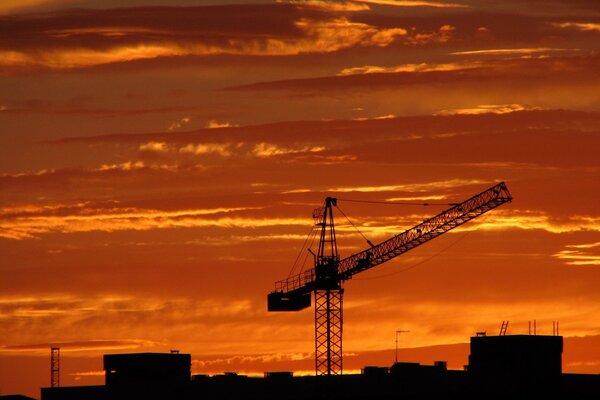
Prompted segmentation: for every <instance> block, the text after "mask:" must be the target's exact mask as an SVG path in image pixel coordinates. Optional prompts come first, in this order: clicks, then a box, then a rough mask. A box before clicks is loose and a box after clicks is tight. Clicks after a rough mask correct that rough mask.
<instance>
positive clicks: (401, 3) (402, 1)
mask: <svg viewBox="0 0 600 400" xmlns="http://www.w3.org/2000/svg"><path fill="white" fill-rule="evenodd" d="M354 1H356V2H357V3H367V4H377V5H383V6H394V7H434V8H467V7H468V6H467V5H464V4H458V3H444V2H440V1H418V0H414V1H412V0H354Z"/></svg>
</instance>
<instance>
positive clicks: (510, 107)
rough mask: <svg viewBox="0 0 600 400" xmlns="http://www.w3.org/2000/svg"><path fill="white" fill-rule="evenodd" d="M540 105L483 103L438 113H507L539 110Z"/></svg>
mask: <svg viewBox="0 0 600 400" xmlns="http://www.w3.org/2000/svg"><path fill="white" fill-rule="evenodd" d="M539 109H540V108H539V107H526V106H523V105H521V104H482V105H478V106H476V107H472V108H457V109H454V110H442V111H440V112H439V113H437V115H477V114H487V113H493V114H507V113H512V112H518V111H525V110H539Z"/></svg>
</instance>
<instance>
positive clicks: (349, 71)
mask: <svg viewBox="0 0 600 400" xmlns="http://www.w3.org/2000/svg"><path fill="white" fill-rule="evenodd" d="M483 66H485V64H484V63H482V62H479V61H470V62H460V63H446V64H429V63H420V64H402V65H397V66H394V67H380V66H376V65H365V66H362V67H352V68H344V69H343V70H341V71H340V73H339V74H338V75H342V76H344V75H360V74H381V73H388V74H389V73H396V72H431V71H456V70H464V69H470V68H481V67H483Z"/></svg>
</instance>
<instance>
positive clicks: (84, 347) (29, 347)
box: [0, 339, 157, 352]
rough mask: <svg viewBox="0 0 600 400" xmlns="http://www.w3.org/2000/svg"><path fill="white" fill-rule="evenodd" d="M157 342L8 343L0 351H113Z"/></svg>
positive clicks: (131, 340)
mask: <svg viewBox="0 0 600 400" xmlns="http://www.w3.org/2000/svg"><path fill="white" fill-rule="evenodd" d="M156 345H157V343H156V342H153V341H150V340H142V339H126V340H85V341H77V342H50V343H35V344H21V345H9V346H2V347H0V352H30V351H33V352H39V351H40V350H43V351H44V352H46V351H48V349H50V347H60V350H61V352H64V351H67V352H72V351H89V350H96V351H100V350H103V351H115V350H127V349H139V348H144V347H153V346H156Z"/></svg>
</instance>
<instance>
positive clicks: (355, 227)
mask: <svg viewBox="0 0 600 400" xmlns="http://www.w3.org/2000/svg"><path fill="white" fill-rule="evenodd" d="M335 208H337V210H338V211H339V212H341V213H342V215H343V216H344V217H345V218H346V219H347V220H348V222H349V223H350V225H352V227H354V229H356V232H358V233H360V236H362V237H363V239H365V241H366V242H367V243H368V244H369V246H371V247H375V246H374V245H373V243H371V241H370V240H369V239H367V237H366V236H365V235H363V233H362V232H361V231H360V229H358V227H357V226H356V225H354V223H352V221H350V218H348V216H347V215H346V213H344V212H343V211H342V209H341V208H339V207H338V206H337V205H336V206H335Z"/></svg>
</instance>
